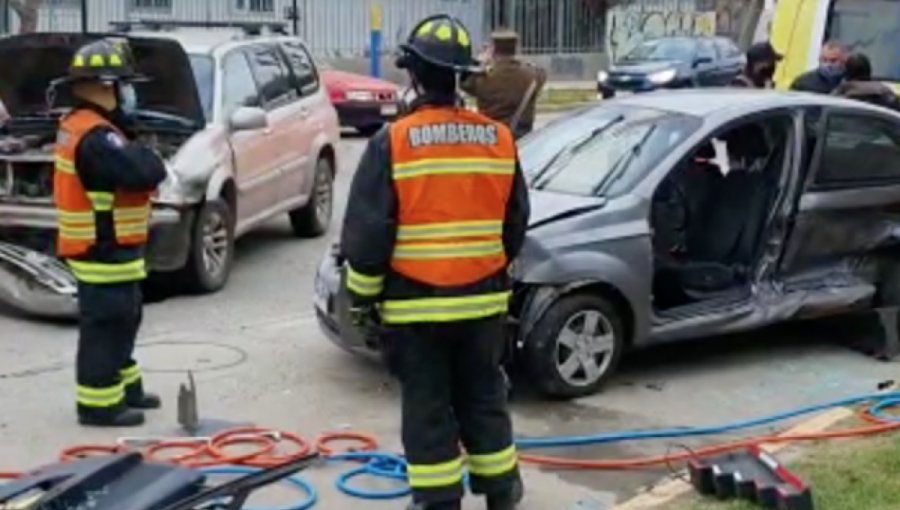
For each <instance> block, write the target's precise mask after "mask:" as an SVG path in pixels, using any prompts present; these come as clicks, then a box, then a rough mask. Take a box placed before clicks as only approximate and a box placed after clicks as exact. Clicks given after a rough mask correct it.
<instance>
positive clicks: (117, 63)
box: [57, 39, 147, 83]
mask: <svg viewBox="0 0 900 510" xmlns="http://www.w3.org/2000/svg"><path fill="white" fill-rule="evenodd" d="M146 79H147V78H146V77H145V76H143V75H140V74H138V72H137V70H136V69H135V64H134V57H133V55H132V53H131V48H130V47H129V46H128V43H127V42H126V41H124V40H113V39H99V40H97V41H92V42H89V43H87V44H85V45H84V46H82V47H81V48H78V50H77V51H76V52H75V55H73V56H72V61H71V62H70V63H69V74H68V76H66V77H63V78H60V79H59V80H57V83H71V82H78V81H88V80H97V81H103V82H109V83H115V82H126V81H127V82H135V81H145V80H146Z"/></svg>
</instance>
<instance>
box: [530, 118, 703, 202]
mask: <svg viewBox="0 0 900 510" xmlns="http://www.w3.org/2000/svg"><path fill="white" fill-rule="evenodd" d="M700 124H701V121H700V120H699V119H698V118H695V117H690V116H685V115H677V114H673V113H669V112H663V111H659V110H653V109H645V108H634V107H608V108H602V107H601V108H596V109H592V110H588V111H586V112H583V113H579V114H576V115H574V116H567V117H564V118H563V119H560V120H558V121H556V122H554V123H553V124H551V125H549V126H547V127H545V128H543V129H540V130H538V131H536V132H534V133H532V134H531V135H529V136H528V137H526V138H524V139H522V140H521V141H520V145H519V157H520V159H521V163H522V170H523V171H524V172H525V175H526V177H527V178H528V181H529V184H530V186H531V187H533V188H536V189H546V190H549V191H555V192H559V193H567V194H572V195H580V196H592V195H596V194H602V195H606V196H617V195H620V194H622V193H624V192H626V191H627V190H629V189H631V187H632V186H633V185H634V184H635V183H637V182H638V181H640V180H641V179H642V178H643V177H644V176H645V175H646V173H647V171H649V170H650V169H651V168H653V165H655V164H656V163H658V162H659V161H660V160H661V159H662V158H663V157H664V156H665V155H666V154H668V153H670V152H671V151H672V150H674V149H675V148H676V147H677V146H678V145H679V144H681V143H682V142H683V141H684V140H685V139H686V138H687V137H688V136H689V135H690V134H691V133H693V132H694V131H695V130H696V129H697V128H698V127H699V126H700Z"/></svg>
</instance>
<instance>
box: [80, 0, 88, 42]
mask: <svg viewBox="0 0 900 510" xmlns="http://www.w3.org/2000/svg"><path fill="white" fill-rule="evenodd" d="M87 31H88V7H87V0H81V33H82V34H86V33H87Z"/></svg>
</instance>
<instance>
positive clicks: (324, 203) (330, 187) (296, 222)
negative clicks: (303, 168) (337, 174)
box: [290, 158, 334, 237]
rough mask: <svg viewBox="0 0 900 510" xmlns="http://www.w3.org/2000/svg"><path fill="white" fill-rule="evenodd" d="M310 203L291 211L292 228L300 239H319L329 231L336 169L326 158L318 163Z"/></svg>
mask: <svg viewBox="0 0 900 510" xmlns="http://www.w3.org/2000/svg"><path fill="white" fill-rule="evenodd" d="M313 179H314V181H313V190H312V194H311V196H310V197H309V202H307V204H306V205H304V206H303V207H301V208H300V209H295V210H293V211H291V213H290V216H291V227H292V228H293V229H294V234H296V235H298V236H300V237H318V236H321V235H322V234H324V233H325V232H327V231H328V225H330V224H331V215H332V209H333V208H334V169H332V168H331V162H330V161H329V160H328V159H326V158H319V161H318V162H316V172H315V175H314V176H313Z"/></svg>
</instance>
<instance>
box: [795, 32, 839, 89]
mask: <svg viewBox="0 0 900 510" xmlns="http://www.w3.org/2000/svg"><path fill="white" fill-rule="evenodd" d="M846 61H847V50H846V49H845V48H844V45H843V44H841V43H840V42H838V41H828V42H826V43H825V45H824V46H822V53H821V54H820V55H819V67H818V68H816V69H813V70H812V71H807V72H805V73H803V74H801V75H800V76H798V77H797V79H796V80H794V83H792V84H791V90H797V91H801V92H818V93H819V94H830V93H831V92H832V91H833V90H834V89H836V88H837V86H838V85H840V84H841V80H843V79H844V64H845V63H846Z"/></svg>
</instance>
